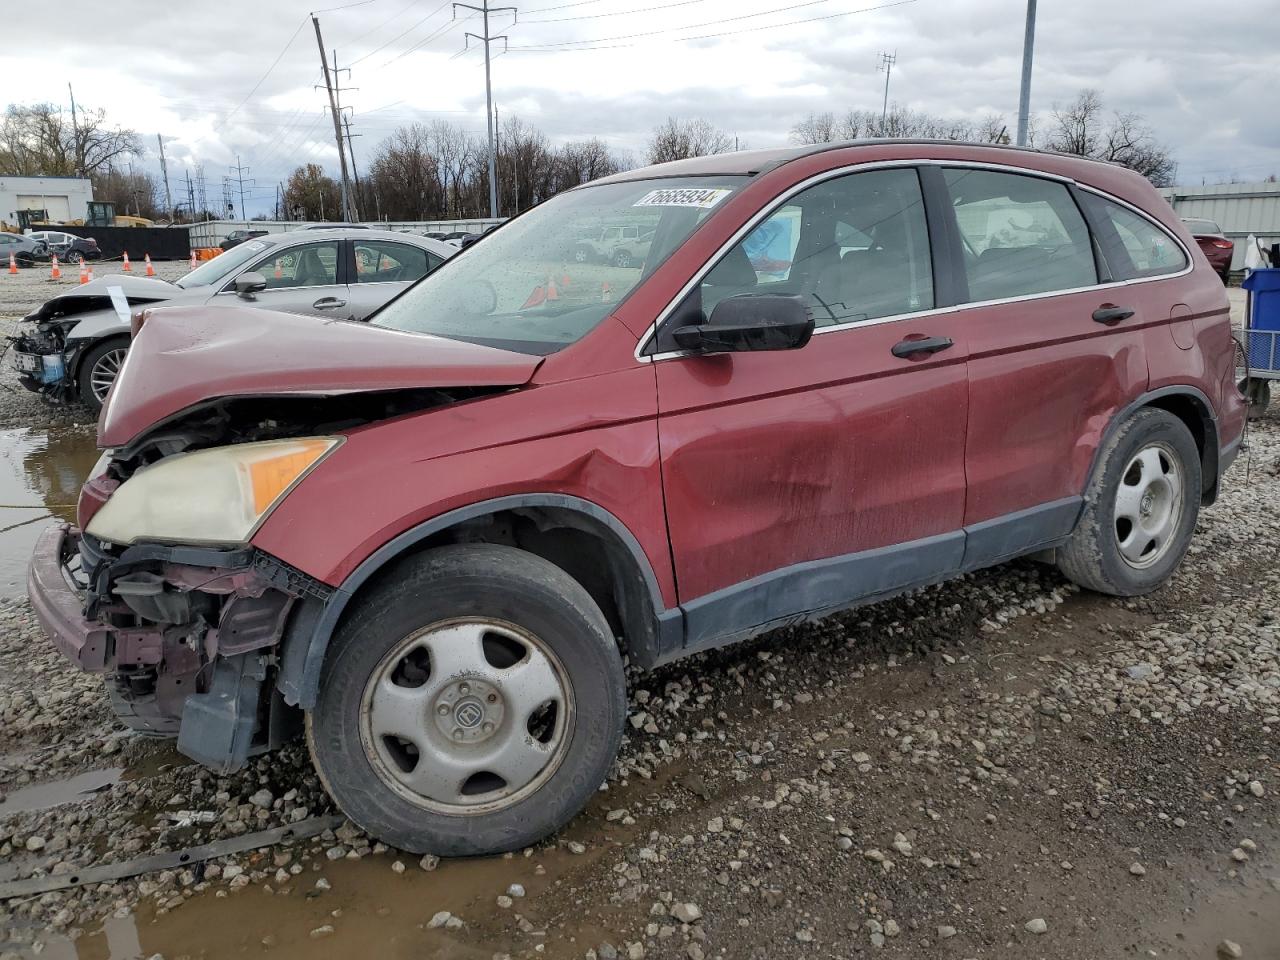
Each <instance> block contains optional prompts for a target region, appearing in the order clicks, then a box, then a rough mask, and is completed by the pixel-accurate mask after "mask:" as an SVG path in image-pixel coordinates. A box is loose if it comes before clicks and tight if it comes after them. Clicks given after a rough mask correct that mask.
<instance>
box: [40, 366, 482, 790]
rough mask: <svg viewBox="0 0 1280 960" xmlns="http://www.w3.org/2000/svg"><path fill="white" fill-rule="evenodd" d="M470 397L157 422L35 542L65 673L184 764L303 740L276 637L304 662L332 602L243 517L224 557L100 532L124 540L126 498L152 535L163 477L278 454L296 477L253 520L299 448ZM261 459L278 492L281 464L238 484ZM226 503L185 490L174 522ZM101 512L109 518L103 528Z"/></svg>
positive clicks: (248, 401) (295, 401) (190, 415)
mask: <svg viewBox="0 0 1280 960" xmlns="http://www.w3.org/2000/svg"><path fill="white" fill-rule="evenodd" d="M480 392H482V391H480V390H473V389H457V390H452V391H442V390H431V389H423V390H413V391H395V392H389V393H387V392H383V393H364V394H350V395H345V396H336V397H275V398H228V399H223V400H219V401H216V402H212V403H209V404H206V405H204V406H203V407H202V408H200V409H197V410H192V411H188V412H187V413H186V414H185V415H184V416H182V417H179V418H176V419H174V420H172V421H170V422H169V423H167V424H164V425H162V426H160V425H158V426H157V427H156V428H155V429H153V430H151V431H149V432H148V433H147V434H145V435H144V436H142V437H140V438H138V439H137V440H136V441H135V442H133V443H131V444H129V445H127V446H125V447H122V448H119V449H117V450H115V451H112V452H111V453H109V454H108V455H107V456H105V457H104V458H103V461H102V462H101V463H100V465H99V467H98V468H97V469H96V470H95V471H94V475H93V476H92V477H90V478H89V480H88V481H87V482H86V484H85V486H84V488H83V490H82V491H81V495H80V503H79V508H78V517H77V520H78V523H79V527H73V526H70V525H62V526H59V527H55V528H53V529H51V530H49V531H47V532H46V533H45V534H44V536H43V537H42V538H41V540H40V542H39V543H38V544H37V546H36V550H35V554H34V556H33V558H32V562H31V567H30V573H29V577H28V593H29V595H30V597H31V602H32V606H33V608H34V609H35V612H36V615H37V617H38V618H39V620H40V622H41V624H42V626H43V627H44V629H45V632H46V633H47V634H48V636H49V637H50V638H51V639H52V640H53V642H54V643H55V644H56V645H57V647H58V648H59V649H60V650H61V652H62V653H63V654H64V655H65V656H66V657H67V658H68V659H69V660H71V661H72V662H73V663H75V664H76V665H77V666H78V667H80V668H81V669H82V670H86V671H90V672H93V673H100V674H103V675H104V678H105V679H106V682H107V688H108V691H109V693H110V696H111V699H112V705H113V707H114V709H115V711H116V713H117V714H118V715H119V716H120V718H121V719H122V720H123V721H124V722H125V723H127V724H128V725H129V726H130V727H131V728H132V729H134V730H135V731H137V732H139V733H142V734H144V735H150V736H168V737H172V736H176V737H177V738H178V749H179V750H180V751H181V752H182V753H184V754H185V755H187V756H189V757H191V758H192V759H194V760H197V761H199V762H200V763H203V764H205V765H206V766H209V767H211V768H213V769H215V770H219V771H222V772H229V771H231V770H234V769H237V768H238V767H240V766H241V765H243V763H244V762H245V760H246V759H247V758H248V757H249V756H251V755H253V754H255V753H258V752H261V751H264V750H268V749H272V748H274V747H276V746H278V745H280V744H281V743H282V742H284V741H285V740H287V739H289V738H291V737H293V736H294V735H296V734H297V733H298V732H299V730H300V720H301V711H300V710H299V709H298V704H297V697H296V694H294V693H291V694H290V697H289V699H288V700H286V697H285V695H284V692H283V691H285V690H291V691H293V690H296V684H295V685H294V686H290V685H289V683H288V681H287V678H288V677H289V676H291V675H292V674H291V673H290V672H289V669H288V667H287V665H286V663H285V661H286V659H287V657H288V653H287V651H288V648H289V642H288V638H289V637H290V636H291V635H292V632H295V631H296V633H297V634H298V635H299V636H301V637H303V641H302V642H301V643H299V644H298V645H297V646H298V651H299V653H305V648H306V641H307V639H309V636H310V634H309V629H310V627H311V625H312V624H314V623H315V621H316V619H317V618H318V617H319V615H320V613H321V612H322V611H323V609H324V607H325V605H326V604H327V603H328V602H329V601H330V599H331V597H332V596H333V595H334V593H335V589H334V588H333V587H330V586H328V585H326V584H324V583H322V582H321V581H318V580H316V579H314V578H313V577H310V576H308V575H306V574H304V573H302V572H301V571H299V570H297V569H295V568H293V567H292V566H290V565H289V564H287V563H285V562H283V561H281V560H278V559H276V558H275V557H272V556H270V555H268V554H266V553H264V552H262V551H261V550H258V549H257V548H255V547H253V546H252V545H250V543H249V540H250V539H251V534H252V529H253V526H252V523H253V522H254V521H253V520H252V518H249V520H248V521H247V522H248V523H249V524H250V525H249V526H246V527H244V528H243V529H242V530H240V531H239V532H236V533H234V534H233V535H230V536H229V537H228V538H227V539H228V541H229V542H228V543H226V544H222V545H219V544H204V545H200V544H198V543H197V542H191V543H181V542H178V543H174V542H172V541H173V540H174V539H177V538H174V537H165V538H163V539H161V542H152V541H151V540H149V539H148V538H147V537H146V536H137V537H133V538H132V541H133V542H129V538H126V537H124V536H119V535H114V534H113V535H110V536H108V535H103V530H104V529H105V530H109V531H119V530H120V529H121V527H122V524H121V521H120V516H119V515H120V513H121V507H122V506H123V504H125V502H127V501H129V500H131V499H132V500H133V501H134V502H135V503H141V504H143V505H144V506H145V511H146V515H147V517H149V518H150V522H155V516H156V513H155V511H156V510H158V509H160V508H158V507H157V506H156V504H157V503H158V502H159V501H161V500H163V499H165V498H166V497H172V496H173V493H174V490H175V487H174V486H173V480H174V477H173V476H172V475H170V479H169V480H168V481H166V483H167V484H168V485H167V486H161V487H159V489H158V490H156V491H155V493H152V492H148V491H149V490H150V489H151V488H149V487H148V486H147V484H152V485H155V484H156V483H157V481H156V478H157V477H161V476H164V475H165V474H166V472H169V473H170V474H171V473H172V470H173V468H175V467H177V468H179V469H180V470H191V469H192V467H191V465H192V464H194V463H197V462H198V461H199V460H200V459H201V458H211V457H216V458H225V459H230V458H236V457H248V458H249V459H250V460H251V461H252V454H250V451H256V450H262V449H264V448H281V447H283V448H285V453H286V458H287V459H289V461H290V462H291V463H292V466H291V469H298V473H297V478H296V479H294V480H292V481H288V482H284V481H280V483H281V486H280V492H279V493H269V494H268V495H267V496H266V497H265V498H264V499H263V501H262V503H261V504H260V506H261V507H262V510H261V515H263V516H265V514H266V513H267V512H269V510H270V505H269V504H268V503H267V501H268V500H269V501H270V502H271V503H274V502H277V501H278V499H279V498H281V497H283V496H284V495H285V494H286V493H287V491H288V489H290V488H291V486H292V483H294V482H297V480H298V479H300V478H301V477H302V476H305V473H306V471H307V470H308V469H310V467H309V466H308V467H304V468H301V469H299V465H298V464H297V463H296V462H293V459H294V458H296V457H298V456H300V455H301V454H299V453H298V452H297V451H298V450H304V451H305V450H306V449H308V448H309V447H312V448H313V447H316V446H317V445H318V446H322V447H324V448H325V449H326V450H331V449H336V447H337V446H338V445H340V442H341V437H340V435H339V430H340V429H341V430H348V429H354V428H356V427H358V426H360V425H362V424H364V423H368V422H371V421H376V420H382V419H386V418H389V417H393V416H398V415H402V414H404V413H407V412H412V411H418V410H422V409H425V408H429V407H434V406H439V405H442V404H446V403H450V402H456V401H457V400H460V399H464V398H466V397H470V396H474V395H476V394H477V393H480ZM317 433H321V434H326V435H327V436H325V437H320V438H317V437H316V436H315V435H316V434H317ZM291 438H293V439H291ZM322 459H323V455H321V456H319V457H318V458H316V459H314V460H313V461H312V465H314V464H318V463H319V462H320V460H322ZM264 462H265V463H267V464H268V465H269V466H271V467H272V469H270V470H267V471H260V473H262V475H263V476H267V477H268V478H269V479H276V480H279V478H278V470H277V469H276V468H277V467H278V466H279V464H278V463H275V462H273V461H262V460H257V461H253V462H250V464H249V466H248V469H247V471H246V472H245V473H244V477H246V478H247V479H246V482H248V483H253V482H256V479H258V477H257V476H256V475H255V467H257V466H261V465H262V464H263V463H264ZM240 465H241V466H243V464H240ZM238 476H239V474H238ZM134 480H136V481H138V483H141V484H142V485H143V486H142V487H141V488H139V486H138V484H137V483H132V484H131V481H134ZM179 489H180V490H184V489H185V488H181V487H179ZM272 489H273V490H274V489H275V488H272ZM130 490H132V493H131V492H130ZM223 492H225V491H223ZM250 499H252V497H250ZM225 500H226V497H225V496H222V495H220V488H219V487H218V486H217V484H215V483H201V482H200V481H199V480H198V479H197V480H196V481H195V482H194V483H192V484H191V489H190V500H189V501H188V500H186V499H185V497H184V499H183V501H182V502H183V504H184V506H183V507H182V512H183V513H192V514H199V513H200V511H201V510H205V509H209V510H212V509H214V507H213V506H211V505H213V504H219V503H223V502H225ZM113 510H115V511H116V514H117V516H116V518H115V519H114V520H113V521H111V522H104V521H105V520H106V519H107V518H108V517H109V515H110V514H111V512H112V511H113ZM95 518H97V520H96V521H95ZM124 526H127V525H124ZM142 526H145V524H143V525H142ZM142 526H139V527H137V528H135V529H134V532H137V530H141V529H142ZM95 531H96V532H95ZM157 539H160V538H157ZM164 541H168V542H164ZM236 541H238V542H236ZM299 667H300V661H299Z"/></svg>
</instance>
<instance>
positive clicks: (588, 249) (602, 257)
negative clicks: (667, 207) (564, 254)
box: [573, 224, 653, 267]
mask: <svg viewBox="0 0 1280 960" xmlns="http://www.w3.org/2000/svg"><path fill="white" fill-rule="evenodd" d="M652 243H653V230H652V228H648V229H646V228H645V227H642V226H639V225H634V224H633V225H630V226H613V227H605V228H603V229H602V230H601V231H600V232H599V233H597V234H595V235H594V236H590V237H587V238H585V239H582V240H579V241H578V245H577V246H576V247H575V248H574V250H573V259H574V261H575V262H577V263H595V262H602V263H611V264H613V265H614V266H615V267H632V266H635V267H638V266H640V265H641V263H643V262H644V258H645V257H646V256H648V254H649V245H650V244H652Z"/></svg>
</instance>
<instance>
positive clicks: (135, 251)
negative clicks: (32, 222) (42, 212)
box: [31, 227, 191, 263]
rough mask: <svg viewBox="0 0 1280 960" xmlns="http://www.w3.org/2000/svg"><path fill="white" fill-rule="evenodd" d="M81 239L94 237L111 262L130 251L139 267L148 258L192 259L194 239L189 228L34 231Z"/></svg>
mask: <svg viewBox="0 0 1280 960" xmlns="http://www.w3.org/2000/svg"><path fill="white" fill-rule="evenodd" d="M31 229H32V230H33V231H34V230H53V231H57V232H59V233H71V234H75V235H76V236H77V237H93V239H95V240H97V241H98V249H99V250H101V251H102V256H103V257H104V258H105V259H107V260H118V259H120V257H121V256H122V255H123V254H124V253H125V252H126V251H128V254H129V259H130V260H133V261H136V262H138V263H141V262H142V258H143V256H144V255H146V254H151V259H152V260H185V259H187V257H189V256H191V237H190V232H189V231H188V230H187V228H186V227H32V228H31Z"/></svg>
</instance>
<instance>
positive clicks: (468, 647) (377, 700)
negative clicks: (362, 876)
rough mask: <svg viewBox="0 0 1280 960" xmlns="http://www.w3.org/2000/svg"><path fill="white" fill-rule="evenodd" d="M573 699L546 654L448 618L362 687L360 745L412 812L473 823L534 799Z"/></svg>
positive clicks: (487, 623)
mask: <svg viewBox="0 0 1280 960" xmlns="http://www.w3.org/2000/svg"><path fill="white" fill-rule="evenodd" d="M573 712H574V705H573V693H572V689H571V687H570V685H569V682H568V675H567V673H566V672H565V670H564V667H563V665H562V664H561V663H560V660H559V658H558V657H557V656H556V655H555V653H554V651H552V650H551V648H550V647H549V646H548V645H547V644H546V643H545V642H544V641H543V640H541V639H540V638H538V637H536V636H534V635H533V634H532V633H530V632H529V631H528V630H525V629H524V628H523V627H520V626H518V625H516V624H513V623H508V622H506V621H502V620H496V619H473V618H465V619H456V620H446V621H441V622H439V623H434V624H431V625H429V626H427V627H424V628H423V629H421V630H419V631H416V632H415V633H412V634H410V635H409V636H407V637H405V638H404V639H403V640H401V641H400V642H399V643H397V644H396V645H395V646H394V647H392V649H391V650H390V651H388V653H387V654H386V656H384V657H383V658H382V660H381V661H380V662H379V663H378V666H377V667H376V668H375V669H374V671H373V673H372V674H371V675H370V677H369V680H368V681H367V682H366V684H365V689H364V693H363V695H362V697H361V703H360V740H361V744H362V746H363V747H364V751H365V755H366V757H368V759H369V762H370V764H371V765H372V766H373V769H374V770H375V772H376V773H377V774H378V777H379V778H380V779H381V780H382V782H383V783H384V784H386V785H387V786H388V787H390V788H391V789H392V790H394V791H395V792H396V793H397V794H398V795H399V796H401V797H403V798H404V799H406V800H408V801H409V802H410V803H412V804H414V805H415V806H419V807H422V808H424V809H427V810H432V811H435V812H440V813H447V814H452V815H455V816H458V815H464V816H465V815H478V814H485V813H493V812H495V811H497V810H501V809H503V808H506V807H509V806H511V805H513V804H515V803H518V802H519V801H521V800H523V799H524V798H525V797H528V796H529V795H531V794H533V793H534V792H536V791H537V790H538V789H539V788H540V787H542V785H543V784H545V783H546V782H547V780H549V779H550V778H551V776H552V775H553V774H554V773H555V772H556V770H557V769H558V768H559V766H560V764H561V762H562V761H563V760H564V755H565V753H566V751H567V749H568V746H569V741H570V739H571V734H572V731H573V721H574V715H573Z"/></svg>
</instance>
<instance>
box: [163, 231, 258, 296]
mask: <svg viewBox="0 0 1280 960" xmlns="http://www.w3.org/2000/svg"><path fill="white" fill-rule="evenodd" d="M269 246H270V244H267V243H263V242H262V241H261V240H250V241H248V242H247V243H242V244H239V245H238V246H235V247H232V248H231V249H230V250H228V251H227V252H226V253H220V254H218V255H217V256H216V257H214V258H213V259H212V260H206V261H205V262H204V263H202V264H200V266H198V267H196V268H195V269H194V270H192V271H191V272H190V273H188V274H186V275H185V276H183V277H182V278H181V279H179V280H175V281H174V282H175V283H176V284H177V285H178V286H180V287H182V289H184V290H191V289H193V288H195V287H207V286H209V284H211V283H218V282H219V281H220V280H222V279H223V278H224V277H226V276H228V275H229V274H231V273H233V272H234V271H235V270H237V269H239V268H240V267H242V266H244V265H245V264H246V263H248V262H249V261H250V260H252V259H253V258H254V257H256V256H257V255H258V254H260V253H262V251H263V250H266V249H267V247H269Z"/></svg>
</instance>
